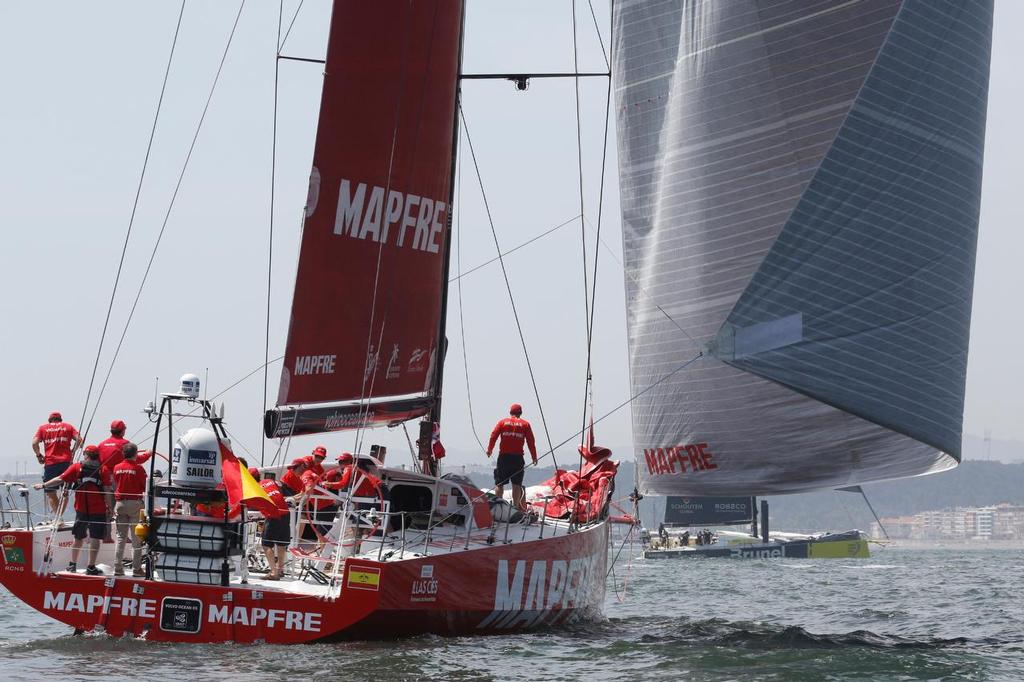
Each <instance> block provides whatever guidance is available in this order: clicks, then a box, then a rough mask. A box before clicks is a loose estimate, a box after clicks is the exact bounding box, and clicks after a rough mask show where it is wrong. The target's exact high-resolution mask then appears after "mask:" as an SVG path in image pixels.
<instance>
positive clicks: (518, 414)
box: [487, 403, 537, 511]
mask: <svg viewBox="0 0 1024 682" xmlns="http://www.w3.org/2000/svg"><path fill="white" fill-rule="evenodd" d="M508 413H509V416H508V417H506V418H505V419H502V420H501V421H499V422H498V423H497V424H495V426H494V430H493V431H491V440H490V441H488V443H487V456H488V457H490V456H491V453H493V452H494V443H495V442H496V441H497V440H498V438H501V443H500V444H499V445H498V463H497V466H495V467H494V494H495V495H497V496H498V497H502V496H503V495H504V494H505V484H506V483H509V482H511V483H512V505H513V506H514V507H515V508H516V509H519V510H522V511H526V499H525V498H526V491H525V490H524V489H523V470H524V469H525V468H526V460H525V458H524V456H523V455H524V453H523V447H524V443H525V445H526V446H529V448H530V456H531V457H532V458H533V463H534V464H536V463H537V445H536V444H535V443H534V441H533V428H532V427H531V426H530V422H528V421H526V420H525V419H522V414H523V406H522V405H520V404H519V403H513V404H512V407H510V408H508Z"/></svg>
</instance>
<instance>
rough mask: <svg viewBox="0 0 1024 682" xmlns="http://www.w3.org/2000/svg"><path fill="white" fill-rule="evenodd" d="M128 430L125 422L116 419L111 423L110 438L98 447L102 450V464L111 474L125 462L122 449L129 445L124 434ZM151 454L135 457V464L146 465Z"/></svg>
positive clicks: (138, 454) (141, 454)
mask: <svg viewBox="0 0 1024 682" xmlns="http://www.w3.org/2000/svg"><path fill="white" fill-rule="evenodd" d="M127 428H128V427H127V426H125V423H124V422H123V421H121V420H120V419H115V420H114V421H112V422H110V438H108V439H106V440H103V441H100V443H99V445H98V446H97V447H98V448H99V449H100V464H101V465H103V468H104V469H106V470H107V471H108V472H110V473H111V474H113V472H114V467H116V466H117V465H118V464H120V463H121V462H122V461H123V460H124V454H123V453H122V452H121V448H123V447H124V446H125V445H126V444H127V443H128V439H127V438H125V437H124V432H125V431H126V430H127ZM150 454H151V453H150V452H149V451H148V450H144V451H143V452H140V453H137V454H136V455H135V463H136V464H143V463H145V462H146V461H147V460H148V459H149V456H150Z"/></svg>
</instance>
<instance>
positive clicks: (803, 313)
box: [727, 0, 991, 458]
mask: <svg viewBox="0 0 1024 682" xmlns="http://www.w3.org/2000/svg"><path fill="white" fill-rule="evenodd" d="M990 25H991V13H990V11H988V10H987V9H986V8H984V5H983V4H981V3H966V4H965V3H963V2H961V1H960V0H957V1H956V2H942V1H941V0H939V1H934V0H930V1H929V2H908V3H906V5H905V6H904V7H903V9H902V11H901V12H900V14H899V17H898V18H897V20H896V22H895V23H894V24H893V27H892V30H891V31H890V35H889V38H888V39H887V41H886V44H885V47H884V48H883V49H882V51H881V52H880V54H879V56H878V59H877V60H876V63H875V66H874V68H872V70H871V74H870V76H869V78H868V79H867V81H866V82H865V84H864V87H863V88H862V90H861V93H860V95H859V96H858V98H857V101H856V103H855V105H854V107H853V108H852V109H851V111H850V114H849V116H848V117H847V119H846V122H845V123H844V125H843V127H842V129H841V130H840V132H839V135H838V136H837V137H836V140H835V142H834V143H833V144H832V146H831V148H830V150H829V153H828V154H827V155H826V156H825V159H824V161H823V162H822V164H821V168H820V169H819V171H818V172H817V173H816V174H815V177H814V180H813V181H812V182H811V184H810V186H809V187H808V188H807V190H806V191H805V192H804V195H803V197H802V198H801V201H800V203H799V204H798V205H797V207H796V209H795V210H794V212H793V215H792V216H791V217H790V219H789V220H788V222H787V224H786V226H785V228H784V229H783V230H782V232H781V234H780V235H779V237H778V238H777V239H776V240H775V243H774V244H773V246H772V248H771V250H770V251H769V253H768V255H767V256H766V258H765V260H764V262H763V263H762V264H761V266H760V268H759V269H758V271H757V273H756V274H755V276H754V278H753V280H752V281H751V283H750V285H749V286H748V287H747V288H746V290H745V291H744V293H743V296H742V297H741V298H740V300H739V302H738V303H737V305H736V307H735V308H734V309H733V312H732V314H731V315H730V316H729V320H728V327H729V329H728V332H729V333H730V334H733V333H736V331H735V330H736V329H737V328H738V329H741V330H742V329H745V328H747V329H749V328H751V327H753V326H755V325H764V326H771V325H774V324H777V323H778V321H779V320H782V319H785V318H787V317H792V316H794V315H799V316H800V317H801V318H802V324H801V325H800V326H801V329H800V330H799V332H798V333H797V334H796V335H795V338H794V335H792V334H791V335H790V339H792V340H793V342H790V343H785V342H784V343H783V344H782V345H780V346H779V347H778V348H774V349H770V350H766V351H764V352H753V353H750V354H746V355H742V354H737V355H734V356H733V357H732V358H729V359H727V362H730V364H733V365H734V366H736V367H739V368H741V369H744V370H746V371H748V372H753V373H756V374H759V375H761V376H764V377H767V378H769V379H772V380H774V381H778V382H780V383H782V384H784V385H786V386H790V387H793V388H794V389H796V390H798V391H800V392H802V393H806V394H807V395H810V396H813V397H815V398H816V399H818V400H821V401H823V402H827V403H830V404H832V405H836V406H838V407H840V408H841V409H843V410H846V411H848V412H852V413H854V414H858V415H861V416H863V417H864V418H866V419H868V420H870V421H872V422H875V423H877V424H882V425H885V426H887V427H889V428H891V429H892V430H894V431H898V432H900V433H904V434H906V435H909V436H911V437H912V438H914V439H915V440H918V441H921V442H923V443H927V444H929V445H932V446H934V447H935V448H938V449H940V450H943V451H945V452H948V453H950V454H951V455H954V456H956V457H957V458H959V454H960V439H961V432H960V429H961V422H962V415H963V395H964V383H965V379H966V373H967V344H968V338H969V336H970V320H971V295H972V290H973V281H974V257H975V245H976V242H977V228H978V210H979V201H980V195H981V166H982V146H983V142H984V133H985V103H986V100H987V87H986V86H987V79H985V78H983V77H981V76H982V75H983V74H986V73H987V72H988V49H987V45H988V43H987V36H988V34H989V31H990ZM979 42H980V43H981V45H979ZM979 47H981V48H982V49H979ZM739 333H742V332H739ZM753 350H755V351H756V350H757V349H756V348H755V349H753Z"/></svg>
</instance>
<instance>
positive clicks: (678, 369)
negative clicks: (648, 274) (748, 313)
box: [431, 117, 704, 528]
mask: <svg viewBox="0 0 1024 682" xmlns="http://www.w3.org/2000/svg"><path fill="white" fill-rule="evenodd" d="M463 125H465V117H463ZM466 141H467V142H469V149H470V152H471V153H472V151H473V143H472V142H471V141H470V140H469V130H468V128H467V130H466ZM485 205H486V202H485ZM702 357H704V353H703V352H701V353H697V354H696V355H694V356H693V357H692V358H690V359H689V360H687V361H686V362H684V363H683V364H681V365H679V366H678V367H676V368H675V369H674V370H672V371H671V372H669V373H668V374H666V375H665V376H663V377H661V378H660V379H658V380H657V381H655V382H654V383H653V384H650V385H648V386H647V387H646V388H644V389H643V390H640V391H637V392H636V393H634V394H633V395H631V396H630V397H628V398H626V400H624V401H622V402H621V403H619V404H618V405H616V406H615V407H613V408H612V409H611V410H609V411H608V412H605V413H604V414H603V415H601V416H600V417H598V418H597V419H595V420H594V423H595V424H600V423H601V422H603V421H604V420H605V419H607V418H608V417H610V416H612V415H613V414H615V413H616V412H618V411H619V410H621V409H622V408H624V407H626V406H627V405H629V404H630V403H632V402H633V401H634V400H636V399H637V398H639V397H640V396H642V395H644V394H646V393H648V392H650V391H653V390H654V389H655V388H657V387H658V386H660V385H661V384H663V383H665V382H666V381H668V380H669V379H671V378H672V377H674V376H675V375H677V374H679V373H680V372H682V371H683V370H684V369H686V368H687V367H689V366H690V365H692V364H693V363H695V362H697V361H698V360H700V359H701V358H702ZM582 433H583V431H577V432H576V433H573V434H570V435H569V437H568V438H566V439H565V440H563V441H562V442H561V443H559V444H558V445H555V446H554V447H552V448H551V449H550V450H548V451H547V452H545V453H544V454H543V455H541V456H539V457H538V458H537V461H538V462H540V460H542V459H544V458H545V457H548V456H549V455H550V456H551V460H552V462H553V463H554V465H555V469H556V470H557V469H558V462H556V461H555V450H557V449H558V448H560V447H562V446H563V445H567V444H569V443H571V442H572V441H574V440H576V438H577V437H578V436H579V435H580V434H582ZM531 466H534V467H535V466H537V465H536V464H526V465H524V466H523V468H522V469H519V471H516V472H513V473H519V472H520V471H526V470H527V469H529V468H530V467H531ZM485 497H486V494H485V493H481V494H480V495H478V496H477V497H474V498H473V499H471V500H469V501H468V502H466V503H465V504H463V505H462V506H460V507H459V508H458V509H456V510H455V511H454V512H452V513H454V514H458V513H459V512H460V511H463V510H466V509H469V508H471V506H472V504H473V503H474V502H476V501H477V500H482V499H484V498H485ZM449 516H450V515H449ZM443 521H444V519H441V520H440V521H438V522H437V523H438V524H440V523H442V522H443ZM436 525H437V524H435V525H434V526H431V528H434V527H436Z"/></svg>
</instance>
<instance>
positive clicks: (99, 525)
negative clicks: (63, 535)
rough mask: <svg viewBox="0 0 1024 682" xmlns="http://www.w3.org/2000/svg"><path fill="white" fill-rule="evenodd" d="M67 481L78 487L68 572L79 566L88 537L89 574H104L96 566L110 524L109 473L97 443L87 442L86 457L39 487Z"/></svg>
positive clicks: (87, 571)
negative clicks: (83, 545) (81, 553)
mask: <svg viewBox="0 0 1024 682" xmlns="http://www.w3.org/2000/svg"><path fill="white" fill-rule="evenodd" d="M48 483H49V484H51V485H52V484H58V483H67V484H69V485H73V486H74V488H75V526H74V528H72V529H71V535H72V536H73V537H74V538H75V541H74V542H73V543H71V563H70V564H68V572H69V573H74V572H75V571H77V570H78V554H79V552H80V551H81V550H82V543H83V541H84V540H85V538H86V537H88V538H89V565H88V567H87V568H86V569H85V572H86V574H87V575H101V574H102V573H103V571H101V570H100V569H98V568H96V557H97V556H99V553H100V541H102V540H103V538H104V537H105V536H106V532H107V530H106V529H107V526H109V525H110V523H109V521H110V509H111V507H113V502H112V501H111V499H110V474H109V473H108V472H107V470H106V469H104V468H103V467H101V466H100V450H99V448H97V447H96V446H95V445H86V446H85V459H83V460H82V461H81V462H75V463H74V464H72V465H71V466H69V467H68V468H67V470H66V471H65V472H64V473H62V474H61V475H60V476H58V477H56V478H54V479H51V480H49V481H44V482H43V483H36V484H35V486H33V487H34V488H35V489H36V490H39V489H40V488H42V487H43V486H45V485H46V484H48Z"/></svg>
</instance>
